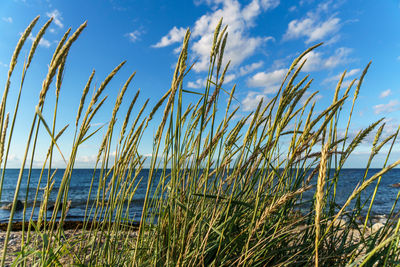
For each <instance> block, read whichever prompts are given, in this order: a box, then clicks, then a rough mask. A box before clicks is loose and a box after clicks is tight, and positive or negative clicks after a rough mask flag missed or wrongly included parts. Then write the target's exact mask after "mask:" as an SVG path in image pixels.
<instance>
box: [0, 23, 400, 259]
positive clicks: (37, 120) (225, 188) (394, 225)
mask: <svg viewBox="0 0 400 267" xmlns="http://www.w3.org/2000/svg"><path fill="white" fill-rule="evenodd" d="M38 19H39V17H37V18H35V19H34V20H33V21H32V23H31V24H30V25H29V26H28V28H27V29H26V31H25V32H24V33H23V34H22V35H21V39H20V41H19V42H18V45H17V47H16V49H15V52H14V54H13V57H12V59H11V63H10V70H9V72H8V76H7V82H6V86H5V90H4V94H3V99H2V102H1V106H0V129H1V130H2V134H1V142H0V145H1V157H0V160H2V164H3V165H2V169H1V181H0V195H1V193H2V185H3V181H4V177H5V170H6V168H7V158H8V153H9V149H10V143H11V140H12V136H13V130H14V124H15V121H16V120H17V119H19V120H21V119H23V118H21V117H18V110H19V101H20V96H21V94H22V89H23V87H24V80H25V76H26V75H29V73H28V69H29V66H30V63H31V61H32V59H33V55H34V54H35V50H36V47H37V45H38V43H39V41H40V39H41V38H42V36H43V35H44V34H45V32H46V30H47V28H48V26H49V25H50V23H51V22H52V21H51V20H49V21H48V22H47V23H46V24H44V26H43V27H42V28H41V30H40V31H39V33H38V35H37V37H36V39H35V41H34V42H33V44H32V48H31V50H30V53H29V56H28V60H27V61H26V62H25V63H24V66H23V71H22V77H21V82H20V87H19V94H18V99H17V101H16V103H15V104H14V106H15V109H14V113H13V114H12V116H10V115H9V114H8V113H7V114H6V101H7V97H8V92H9V90H10V89H13V86H11V85H12V84H11V83H10V81H11V76H12V75H13V71H14V68H15V66H16V63H17V60H18V58H19V53H20V51H21V48H22V47H23V45H24V44H25V41H26V39H27V37H28V36H29V34H30V33H31V31H32V29H33V27H34V26H35V24H36V23H37V21H38ZM85 27H86V23H84V24H82V25H81V26H80V27H79V28H78V29H77V30H76V31H75V32H74V33H73V34H72V35H71V36H70V37H68V36H69V35H70V29H69V30H68V31H67V32H66V33H65V35H64V37H63V38H62V39H61V41H60V42H59V45H58V46H57V48H56V49H55V51H54V55H53V57H52V60H51V62H50V63H49V69H48V73H47V75H46V78H45V80H44V81H43V84H42V90H41V92H40V95H39V99H38V104H37V106H36V109H35V111H33V118H32V123H31V127H30V128H27V132H28V133H29V134H28V141H27V144H26V151H25V154H24V157H23V161H22V165H21V168H20V173H19V176H18V179H17V181H16V189H15V194H14V204H13V206H12V209H11V212H10V218H9V224H8V229H7V234H6V237H5V241H4V246H3V254H2V260H1V263H2V265H4V264H5V261H6V259H7V258H9V257H11V255H10V254H9V252H8V250H7V245H8V240H9V236H10V232H11V230H12V229H11V228H12V222H13V218H14V214H15V209H16V203H17V202H16V201H17V199H19V196H20V195H21V194H25V198H24V199H25V204H24V205H25V207H24V219H23V220H24V221H25V216H30V217H27V218H29V223H28V227H27V228H25V227H23V230H22V235H23V238H22V240H21V251H20V252H19V253H18V255H17V257H16V258H15V260H14V263H15V264H22V265H31V264H32V263H36V264H38V265H43V266H45V265H46V266H47V265H60V264H76V265H93V266H99V265H107V266H117V265H118V266H119V265H129V266H130V265H132V264H133V265H137V266H150V265H152V266H163V265H168V266H176V265H177V266H198V265H213V266H232V265H245V266H265V265H278V266H283V265H285V266H287V265H290V266H292V265H293V266H304V265H315V266H318V265H319V266H326V265H346V264H348V265H351V266H356V265H357V266H358V265H371V264H373V263H375V264H377V265H382V264H386V265H395V264H399V263H400V257H399V253H398V249H399V247H398V241H399V236H400V234H399V228H400V220H398V216H397V214H395V212H394V210H395V206H396V203H397V200H398V199H396V200H395V203H393V209H392V210H393V212H392V213H391V214H390V215H389V216H390V218H389V220H388V222H387V224H386V225H385V227H383V228H381V229H380V230H379V231H372V229H371V228H369V226H368V224H367V221H368V216H369V215H370V213H371V210H372V209H373V202H374V200H375V198H376V194H377V189H378V187H379V181H380V180H381V178H382V176H383V175H384V174H385V173H386V172H388V171H389V170H391V169H392V168H394V167H396V166H397V165H398V164H399V163H400V161H399V160H398V161H395V162H394V163H391V164H389V162H390V159H389V156H390V153H391V151H392V148H393V146H394V144H395V140H396V139H397V134H398V131H397V132H396V133H394V134H393V135H390V136H389V137H386V138H384V139H383V135H382V131H383V128H384V124H383V123H382V120H379V121H377V122H373V123H372V124H371V125H370V126H369V127H367V128H365V129H363V130H361V131H359V132H358V133H357V134H356V135H355V137H354V138H351V137H350V136H349V129H350V126H351V118H352V114H353V109H354V108H355V107H356V106H355V104H356V99H357V97H358V94H359V91H360V88H361V84H362V81H363V78H364V76H365V75H366V72H367V70H368V67H369V64H368V65H367V67H366V68H365V70H364V72H363V73H362V75H361V77H360V79H359V80H358V82H356V81H355V80H353V82H352V83H351V84H350V85H349V86H348V87H346V88H342V82H343V80H344V78H345V75H346V72H344V73H343V75H342V76H341V79H340V81H339V83H338V85H337V86H336V89H335V93H334V96H333V100H332V103H331V104H330V105H329V106H327V107H324V108H323V109H322V111H319V112H317V111H316V109H315V103H316V99H315V96H316V95H317V93H313V94H311V95H309V94H307V92H308V90H309V88H310V86H311V84H312V79H310V78H309V76H308V75H307V76H305V77H300V71H301V69H302V67H303V66H304V64H305V62H306V59H305V58H306V55H307V53H309V52H310V51H312V50H314V49H317V48H318V46H320V45H321V44H317V45H315V46H313V47H311V48H309V49H308V50H306V51H305V52H304V53H302V54H301V55H300V56H298V57H297V58H296V59H294V61H293V63H292V64H291V66H290V67H289V70H288V72H287V74H286V76H285V78H284V79H283V81H282V83H281V86H280V88H279V90H278V92H277V93H276V95H275V96H274V97H273V98H272V99H271V100H270V101H269V102H267V103H264V102H263V101H260V103H259V104H258V106H257V108H256V109H255V110H253V111H252V112H251V113H250V114H247V115H245V116H242V117H241V115H240V113H239V109H240V106H238V105H237V103H238V101H237V100H236V98H235V94H234V93H235V90H236V87H235V86H234V87H233V88H232V89H230V90H229V89H228V88H226V87H225V86H224V78H225V74H226V72H227V70H228V67H229V62H228V63H227V64H226V65H224V61H223V56H224V49H225V47H226V43H227V42H229V40H228V30H227V27H226V26H225V27H223V26H222V19H221V21H220V22H219V24H218V25H217V27H216V30H215V35H214V39H213V42H212V49H211V53H210V64H209V69H208V76H207V82H206V85H205V88H204V90H203V91H201V92H200V91H191V90H188V89H186V88H185V83H184V81H185V78H186V75H187V73H188V72H189V71H190V69H191V67H192V66H193V65H190V64H189V63H188V58H190V57H188V51H189V42H190V30H188V31H187V33H186V35H185V38H184V40H183V45H182V51H181V53H180V55H179V57H178V61H177V64H176V68H175V71H174V73H173V77H172V82H171V86H170V89H169V90H168V91H167V92H166V93H165V94H164V96H163V97H162V98H161V99H160V100H159V101H158V102H157V103H156V105H155V106H154V107H153V108H149V107H148V103H149V102H148V100H147V101H145V102H144V103H145V104H144V105H143V106H142V107H141V108H140V111H139V112H138V113H135V112H133V111H134V110H135V109H133V107H134V106H137V105H138V102H139V100H138V99H140V98H141V95H140V93H139V91H138V92H137V93H136V94H135V97H134V98H133V99H132V100H128V103H130V105H129V108H128V111H127V113H126V114H123V115H122V118H123V123H122V125H121V128H119V129H118V127H117V125H118V124H116V120H117V118H118V117H119V109H120V106H121V105H122V104H123V102H124V95H125V93H126V91H127V90H128V89H129V85H130V83H131V82H132V81H133V78H134V75H135V73H133V74H132V75H130V76H129V77H128V79H127V81H126V83H125V84H124V85H123V87H122V88H121V90H120V92H119V94H118V96H117V98H116V101H115V105H114V108H113V110H112V112H111V113H110V114H111V117H110V119H109V123H108V125H106V129H104V131H105V133H104V135H103V137H102V139H101V140H102V141H101V142H100V143H99V144H100V145H99V147H98V153H97V159H96V162H95V166H93V168H94V169H95V170H94V172H93V176H92V177H88V179H91V187H90V189H88V192H89V197H88V201H87V204H86V211H85V214H82V216H84V221H83V225H84V226H83V228H82V230H81V231H80V232H78V234H75V235H74V236H72V237H67V236H65V231H64V229H63V224H64V222H65V220H66V218H67V214H68V209H69V207H70V206H69V205H70V202H69V200H70V198H69V186H70V182H71V177H72V171H73V170H74V169H75V162H76V160H77V155H78V152H79V150H80V148H81V146H82V144H83V143H85V142H86V141H87V140H89V139H91V138H92V137H93V136H95V135H99V131H100V130H101V129H102V127H100V128H96V129H93V126H92V124H91V122H92V120H93V118H94V117H95V116H96V114H97V113H98V111H99V110H100V109H102V108H103V104H104V103H105V101H106V99H107V96H104V91H105V89H106V88H107V86H108V84H109V82H110V81H111V80H112V79H113V77H114V76H116V75H118V72H119V70H120V69H121V68H122V67H123V65H124V63H125V62H122V63H121V64H119V65H118V66H116V67H115V68H114V69H113V70H112V71H111V72H110V74H109V75H108V76H107V77H106V78H105V79H104V81H103V82H102V83H101V84H100V86H98V87H97V88H96V87H95V86H93V85H92V80H93V78H94V75H95V71H93V72H92V74H91V75H90V77H89V79H88V82H87V84H86V86H85V87H84V88H83V92H82V97H81V99H80V102H79V107H78V110H77V116H76V120H75V122H74V123H71V124H70V125H72V126H69V127H68V126H65V127H64V128H62V130H61V131H60V132H56V129H57V128H58V127H56V122H57V113H58V112H59V108H62V107H59V106H58V101H59V92H60V90H63V88H62V77H63V72H64V70H65V64H66V61H67V60H66V59H67V57H68V54H69V52H70V50H71V52H73V44H74V42H75V41H76V40H77V38H78V37H79V35H80V34H81V32H82V31H83V30H84V28H85ZM54 79H55V84H56V86H55V88H56V98H55V102H53V103H51V102H50V101H48V100H46V95H47V93H48V90H49V88H50V85H51V84H52V83H53V80H54ZM355 84H357V85H356V88H355V91H354V94H353V96H351V95H350V93H351V91H352V89H353V85H355ZM91 88H93V94H92V97H91V99H90V100H88V99H87V96H88V92H89V90H90V89H91ZM188 95H191V98H192V99H193V98H197V102H195V103H190V104H187V102H188V101H186V99H185V98H186V97H187V96H188ZM308 95H309V96H308ZM307 96H308V97H307ZM88 101H89V102H88ZM221 101H223V103H224V104H225V103H227V104H226V108H224V109H221V104H220V102H221ZM225 101H226V102H225ZM350 101H351V102H352V106H351V109H350V112H349V114H345V110H346V109H343V106H344V104H345V103H346V102H350ZM45 108H46V109H50V108H53V110H54V111H53V117H52V118H47V117H45V116H44V115H43V113H42V112H43V110H44V109H45ZM157 116H158V117H157ZM156 117H157V118H159V119H160V120H159V123H158V127H157V129H156V131H155V132H154V133H153V134H154V140H153V153H152V156H151V158H149V159H147V160H148V161H149V162H150V168H149V170H148V172H142V170H143V168H144V163H145V161H146V159H145V157H144V156H142V155H141V154H140V151H139V145H140V144H141V142H142V137H143V135H144V134H145V133H148V132H149V129H147V128H148V125H150V124H151V123H152V122H151V121H152V120H153V119H154V118H156ZM343 117H344V119H343ZM9 122H11V125H10V128H8V124H9ZM340 122H341V123H344V124H346V123H347V124H346V125H347V127H346V130H345V133H344V137H340V134H339V129H338V125H339V123H340ZM40 127H42V128H44V133H45V135H46V136H47V137H50V140H51V143H50V144H49V149H48V151H47V154H46V155H44V158H45V162H44V164H43V167H42V171H41V176H40V179H39V182H38V183H37V184H33V183H32V182H30V176H31V170H32V168H33V167H32V166H33V159H34V158H35V157H36V156H37V155H36V153H37V141H38V140H39V139H40V138H42V137H41V136H40V133H43V131H41V132H40V131H39V129H40ZM71 128H73V129H71ZM375 129H378V130H377V131H376V134H375V138H374V141H373V144H372V148H371V155H370V158H369V161H368V163H367V166H366V170H365V176H364V177H360V184H359V185H358V186H357V187H356V188H355V189H354V191H353V193H352V194H351V195H349V196H348V199H347V201H345V203H344V205H342V206H339V207H338V204H337V201H336V191H337V190H340V188H337V184H338V180H339V179H340V178H341V177H340V176H341V170H342V168H343V166H344V164H345V162H346V160H347V159H348V157H349V156H350V155H351V154H352V153H353V151H354V150H355V149H356V148H357V147H358V146H359V145H360V144H361V143H362V142H363V141H364V140H365V139H366V138H367V136H369V135H371V134H373V133H374V132H375ZM68 130H72V131H73V132H74V138H73V140H72V142H71V153H70V155H65V154H63V153H62V150H61V149H60V146H59V144H58V140H59V137H60V136H61V135H62V134H63V133H64V132H65V131H68ZM382 139H383V140H382ZM6 140H7V142H6ZM115 140H116V141H115ZM385 145H390V149H389V152H388V154H387V158H386V162H385V165H384V166H383V168H382V170H381V171H379V172H378V173H377V174H375V175H373V176H372V177H370V178H368V179H367V173H368V169H369V168H370V163H371V162H372V160H373V159H374V157H375V156H376V155H377V154H378V152H379V151H380V149H381V148H382V147H384V146H385ZM319 151H321V152H319ZM29 152H30V153H31V154H30V155H29ZM3 154H4V156H3ZM55 154H60V155H61V156H62V158H63V160H64V161H65V163H66V168H65V170H64V173H63V176H62V180H61V182H60V186H59V189H58V192H53V194H56V196H57V197H56V201H55V204H54V210H53V212H52V216H51V217H50V218H47V206H48V199H49V196H50V194H51V192H52V190H53V185H54V182H55V181H54V174H55V172H56V171H57V170H54V169H53V168H54V167H53V158H54V157H55ZM114 155H115V156H114ZM28 158H30V159H31V161H30V162H29V163H28V164H27V162H26V161H27V159H28ZM96 170H97V171H99V176H96ZM24 172H29V175H28V189H27V190H26V192H20V185H21V182H22V176H23V174H24ZM144 173H148V175H146V176H144ZM42 176H45V177H44V179H46V180H45V181H46V187H45V190H44V194H43V196H42V198H41V199H39V198H38V191H39V189H40V188H39V186H40V183H41V181H42V178H43V177H42ZM96 179H98V181H96ZM375 181H378V183H376V185H375V189H374V193H373V196H372V198H371V200H370V202H369V203H368V205H365V204H366V203H362V202H361V198H360V194H361V193H362V192H363V191H364V190H365V189H366V188H367V187H368V186H370V185H371V184H373V182H375ZM140 183H142V184H143V183H145V184H146V196H145V200H144V204H143V211H142V214H141V219H140V221H139V222H138V228H136V227H134V224H133V217H132V215H131V214H130V213H129V207H131V206H133V205H134V203H133V202H132V199H133V197H134V195H135V193H136V190H137V188H138V186H139V184H140ZM97 184H98V187H97V188H95V185H97ZM29 187H35V188H36V194H35V196H34V204H33V207H32V210H31V214H30V215H29V211H28V210H27V204H26V203H27V201H26V200H27V199H28V193H29ZM152 188H155V190H152ZM309 190H312V191H313V192H315V193H314V197H313V199H306V198H303V194H304V193H305V192H306V191H309ZM92 197H94V198H95V201H94V202H93V201H89V200H90V198H92ZM299 204H303V205H305V206H306V207H307V210H304V209H302V210H301V211H300V209H299V208H297V207H298V206H299ZM364 207H366V208H364ZM35 209H39V217H38V220H37V221H33V220H32V218H33V214H34V212H35ZM362 211H367V214H368V215H367V218H365V221H362V222H361V223H360V222H357V218H358V216H359V215H360V214H361V212H362ZM26 212H28V213H26ZM58 215H59V216H58Z"/></svg>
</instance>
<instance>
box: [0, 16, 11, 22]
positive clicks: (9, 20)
mask: <svg viewBox="0 0 400 267" xmlns="http://www.w3.org/2000/svg"><path fill="white" fill-rule="evenodd" d="M1 19H2V20H3V21H5V22H7V23H12V22H13V19H12V17H2V18H1Z"/></svg>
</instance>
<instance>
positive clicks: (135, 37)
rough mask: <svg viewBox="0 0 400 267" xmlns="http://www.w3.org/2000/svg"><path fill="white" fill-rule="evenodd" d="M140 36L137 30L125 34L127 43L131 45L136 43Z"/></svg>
mask: <svg viewBox="0 0 400 267" xmlns="http://www.w3.org/2000/svg"><path fill="white" fill-rule="evenodd" d="M140 35H142V32H141V31H139V30H134V31H133V32H129V33H127V34H126V36H127V37H128V38H129V41H131V42H132V43H134V42H136V41H138V40H139V37H140Z"/></svg>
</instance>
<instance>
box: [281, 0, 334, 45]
mask: <svg viewBox="0 0 400 267" xmlns="http://www.w3.org/2000/svg"><path fill="white" fill-rule="evenodd" d="M329 4H330V3H322V4H320V5H318V7H317V8H316V10H314V11H311V12H308V13H307V15H306V16H305V17H304V18H302V19H295V20H292V21H290V22H289V25H288V29H287V30H286V33H285V34H284V36H283V40H291V39H298V38H304V37H305V38H306V40H305V43H307V44H308V43H311V42H315V41H318V40H325V39H327V38H328V37H331V36H332V35H334V34H336V33H337V32H338V31H339V29H340V27H341V24H340V19H339V18H338V17H336V16H330V17H328V18H325V19H324V18H323V17H324V15H325V13H326V12H327V11H328V10H329V9H330V8H329ZM333 38H334V39H333V40H337V39H338V37H337V36H334V37H333Z"/></svg>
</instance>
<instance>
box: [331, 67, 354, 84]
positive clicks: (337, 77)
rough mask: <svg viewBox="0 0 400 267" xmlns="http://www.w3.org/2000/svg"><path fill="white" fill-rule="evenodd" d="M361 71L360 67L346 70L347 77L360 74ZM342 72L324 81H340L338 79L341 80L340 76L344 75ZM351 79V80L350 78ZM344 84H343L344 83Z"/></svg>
mask: <svg viewBox="0 0 400 267" xmlns="http://www.w3.org/2000/svg"><path fill="white" fill-rule="evenodd" d="M359 72H360V69H352V70H350V71H348V72H346V75H345V78H351V77H353V76H354V75H356V74H358V73H359ZM342 74H343V73H339V74H337V75H335V76H332V77H329V78H326V79H325V80H324V83H328V82H338V81H339V80H340V77H342ZM350 81H351V80H350ZM342 86H343V83H342Z"/></svg>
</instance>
